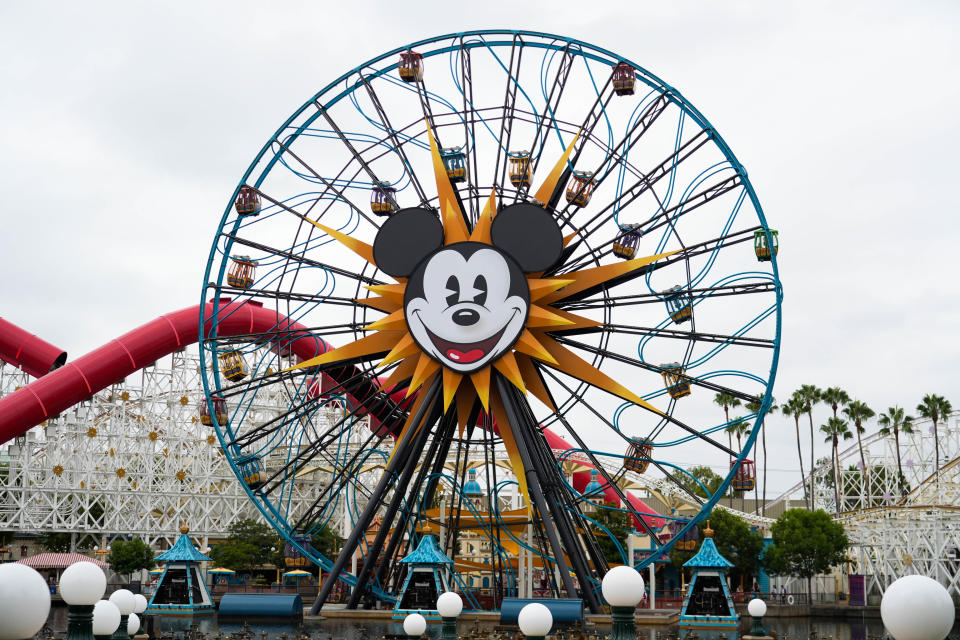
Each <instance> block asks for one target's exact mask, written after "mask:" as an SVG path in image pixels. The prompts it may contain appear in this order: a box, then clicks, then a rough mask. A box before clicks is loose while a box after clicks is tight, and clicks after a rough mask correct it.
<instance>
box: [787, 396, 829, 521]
mask: <svg viewBox="0 0 960 640" xmlns="http://www.w3.org/2000/svg"><path fill="white" fill-rule="evenodd" d="M794 395H795V396H797V397H799V398H800V403H801V404H802V405H803V411H804V413H806V414H807V418H809V420H810V464H811V467H810V506H813V503H814V502H813V497H814V492H813V475H814V474H813V470H814V469H815V468H816V467H814V466H813V461H814V460H816V459H817V456H816V454H815V453H814V451H813V443H814V441H815V440H814V435H813V407H814V405H817V404H819V403H820V402H821V401H822V400H823V391H821V390H820V388H819V387H817V386H816V385H812V384H804V385H800V388H799V389H797V390H796V391H795V392H794Z"/></svg>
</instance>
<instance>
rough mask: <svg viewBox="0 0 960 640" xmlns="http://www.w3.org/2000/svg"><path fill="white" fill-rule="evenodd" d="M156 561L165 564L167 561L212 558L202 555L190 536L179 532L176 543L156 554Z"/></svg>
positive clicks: (208, 560) (191, 560) (196, 560)
mask: <svg viewBox="0 0 960 640" xmlns="http://www.w3.org/2000/svg"><path fill="white" fill-rule="evenodd" d="M156 560H157V562H160V563H163V564H167V563H168V562H211V561H212V560H213V558H210V557H208V556H205V555H203V554H202V553H200V551H199V550H198V549H197V548H196V547H195V546H193V542H191V541H190V536H188V535H187V534H185V533H181V534H180V537H179V538H177V541H176V543H175V544H174V545H173V546H172V547H170V548H169V549H167V550H166V551H164V552H163V553H161V554H160V555H158V556H157V558H156Z"/></svg>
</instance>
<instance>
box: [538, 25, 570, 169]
mask: <svg viewBox="0 0 960 640" xmlns="http://www.w3.org/2000/svg"><path fill="white" fill-rule="evenodd" d="M570 47H571V45H570V43H567V46H565V47H564V48H563V53H562V57H561V58H560V66H559V67H558V68H557V75H555V76H554V78H553V84H552V85H551V86H550V94H549V95H548V96H547V102H546V104H544V106H543V111H541V112H540V117H539V118H537V129H536V132H535V133H534V136H533V143H532V144H531V145H530V153H531V155H532V157H533V172H534V174H536V172H537V167H538V166H539V164H540V153H538V152H537V144H538V143H539V144H540V145H541V146H542V145H543V144H545V143H546V140H547V136H548V135H549V133H546V132H544V129H549V128H550V125H547V124H546V123H547V122H550V123H552V122H553V119H554V118H555V117H556V113H557V109H558V108H559V107H560V99H561V98H562V97H563V90H564V88H566V86H567V78H569V77H570V70H571V69H572V68H573V60H574V57H573V53H572V52H571V50H570ZM541 136H542V137H543V140H542V141H541V139H540V138H541Z"/></svg>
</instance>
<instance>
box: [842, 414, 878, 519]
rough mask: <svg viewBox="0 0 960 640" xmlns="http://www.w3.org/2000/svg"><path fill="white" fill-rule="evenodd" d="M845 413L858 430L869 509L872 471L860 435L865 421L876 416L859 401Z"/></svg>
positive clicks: (861, 464)
mask: <svg viewBox="0 0 960 640" xmlns="http://www.w3.org/2000/svg"><path fill="white" fill-rule="evenodd" d="M843 413H844V415H846V416H847V417H848V418H850V420H852V421H853V425H854V427H855V428H856V433H857V448H858V449H860V466H861V467H862V468H863V469H862V473H863V478H864V483H865V484H864V487H865V488H866V492H867V493H866V495H867V502H866V504H864V505H863V506H864V507H868V506H870V496H871V495H872V494H871V492H870V471H869V469H867V459H866V458H865V457H864V455H863V441H862V440H861V438H860V434H862V433H863V432H864V431H866V428H865V427H864V426H863V421H864V420H869V419H870V418H872V417H873V416H875V415H876V414H875V413H874V412H873V409H871V408H870V407H868V406H867V403H866V402H860V401H859V400H854V401H853V402H851V403H850V404H848V405H847V406H845V407H844V408H843Z"/></svg>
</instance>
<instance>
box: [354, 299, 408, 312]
mask: <svg viewBox="0 0 960 640" xmlns="http://www.w3.org/2000/svg"><path fill="white" fill-rule="evenodd" d="M353 301H354V302H356V303H357V304H362V305H363V306H365V307H370V308H371V309H377V310H378V311H383V312H384V313H393V312H394V311H396V310H397V309H400V308H401V305H400V304H399V303H396V302H394V301H393V300H387V299H386V298H381V297H380V296H370V297H369V298H354V299H353Z"/></svg>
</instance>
